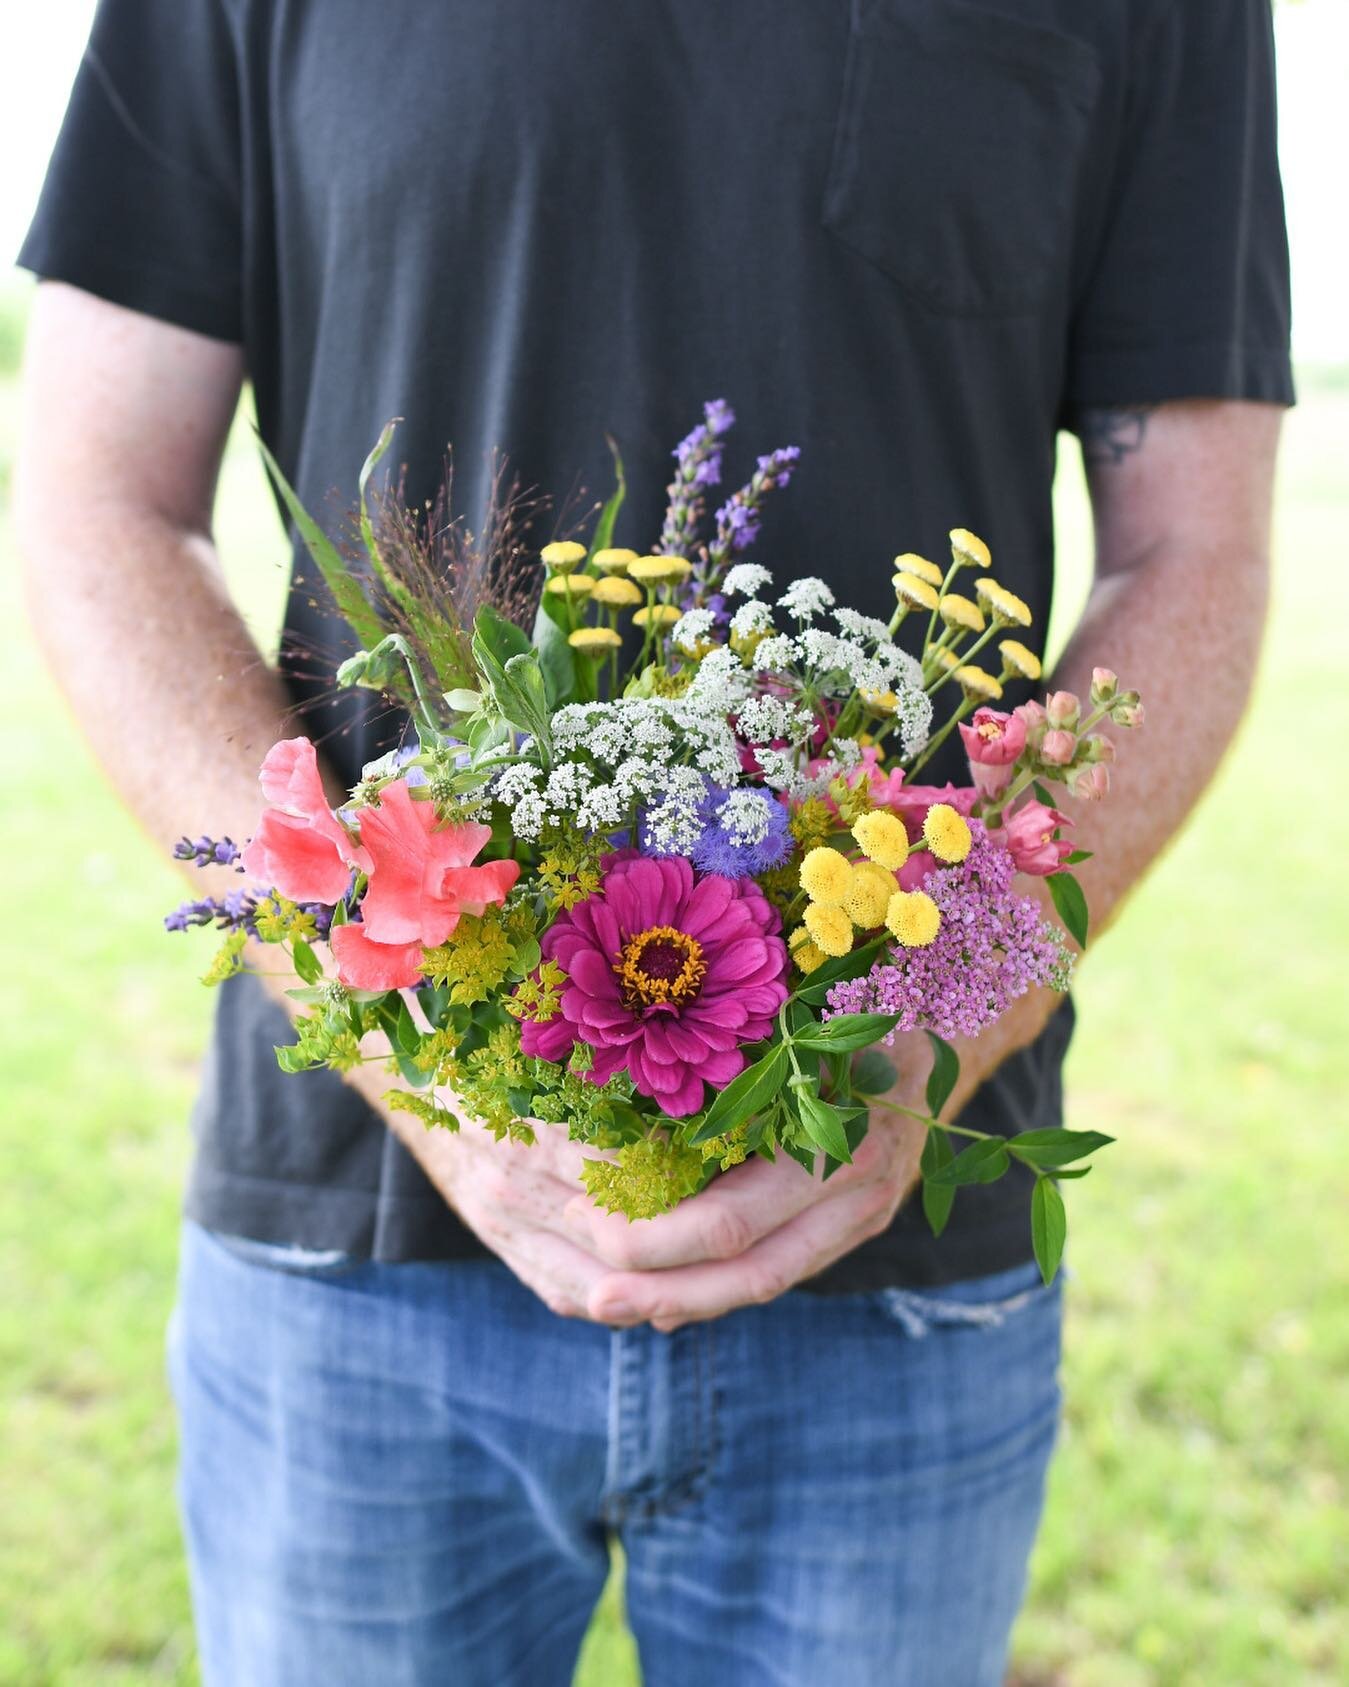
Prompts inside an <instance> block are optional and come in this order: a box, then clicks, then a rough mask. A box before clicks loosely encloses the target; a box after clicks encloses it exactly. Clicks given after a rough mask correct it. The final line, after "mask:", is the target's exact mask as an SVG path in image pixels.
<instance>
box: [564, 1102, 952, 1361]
mask: <svg viewBox="0 0 1349 1687" xmlns="http://www.w3.org/2000/svg"><path fill="white" fill-rule="evenodd" d="M925 1135H926V1131H925V1129H924V1127H923V1126H922V1125H921V1124H919V1123H918V1122H917V1121H916V1120H911V1119H906V1118H903V1117H901V1116H898V1115H895V1114H890V1115H878V1116H877V1117H876V1118H874V1119H873V1120H872V1123H871V1128H870V1129H869V1130H868V1132H867V1135H866V1139H865V1141H864V1142H863V1143H862V1146H861V1147H860V1148H859V1149H858V1151H857V1154H856V1155H855V1157H854V1159H853V1163H852V1164H851V1165H850V1166H843V1167H842V1168H840V1169H839V1170H838V1171H836V1172H835V1173H834V1175H833V1176H832V1177H831V1178H830V1179H829V1181H828V1182H827V1183H826V1182H823V1181H822V1180H821V1179H820V1178H819V1177H818V1176H812V1175H811V1174H810V1173H809V1172H807V1171H805V1170H804V1169H803V1168H802V1167H801V1166H799V1165H798V1164H797V1163H796V1161H795V1160H793V1159H791V1158H790V1157H789V1156H788V1155H786V1154H779V1155H778V1157H777V1159H776V1160H775V1161H773V1162H770V1161H768V1160H763V1159H757V1158H756V1159H754V1160H751V1161H748V1162H747V1163H746V1164H745V1165H743V1166H737V1167H736V1168H735V1170H734V1171H730V1172H726V1173H724V1174H723V1175H722V1176H720V1177H718V1178H717V1179H716V1180H715V1182H713V1183H712V1184H711V1185H710V1186H709V1187H708V1188H707V1189H705V1190H703V1192H702V1193H701V1194H699V1195H696V1196H694V1197H693V1198H692V1199H691V1200H688V1201H685V1202H683V1203H682V1204H681V1205H680V1206H678V1207H676V1208H675V1210H674V1211H673V1212H672V1213H665V1214H663V1215H662V1216H661V1217H660V1218H655V1219H646V1220H641V1221H639V1222H637V1223H630V1222H629V1221H628V1220H627V1219H626V1218H624V1217H623V1216H622V1215H621V1214H615V1213H603V1212H600V1211H599V1210H598V1209H597V1208H596V1207H595V1206H594V1205H593V1203H592V1202H591V1200H590V1197H589V1196H588V1195H578V1196H575V1197H574V1198H573V1199H572V1200H571V1201H570V1202H569V1203H568V1205H567V1208H566V1217H567V1220H568V1223H569V1233H570V1234H571V1235H572V1236H573V1237H574V1238H575V1241H576V1244H577V1246H578V1247H579V1248H580V1250H581V1251H582V1253H583V1255H584V1256H585V1257H586V1258H587V1259H593V1258H596V1257H598V1259H600V1260H602V1261H604V1262H605V1264H606V1265H608V1266H612V1267H613V1269H612V1271H604V1270H601V1275H600V1276H599V1277H598V1279H595V1278H590V1279H589V1283H590V1287H589V1295H588V1299H587V1301H586V1312H587V1315H588V1316H589V1317H591V1318H593V1319H595V1320H596V1321H597V1322H599V1323H602V1324H615V1325H627V1324H642V1323H650V1324H652V1325H653V1326H654V1327H655V1328H656V1329H658V1330H663V1331H668V1330H675V1329H678V1328H679V1327H680V1325H681V1324H687V1323H692V1322H695V1321H697V1320H699V1319H704V1318H718V1317H720V1316H721V1315H722V1313H724V1312H730V1311H733V1310H734V1309H735V1308H736V1307H738V1306H750V1305H755V1304H760V1303H762V1302H764V1301H769V1300H774V1299H776V1298H777V1296H778V1295H780V1294H783V1293H784V1292H785V1291H786V1290H787V1289H790V1288H792V1287H793V1286H794V1285H795V1284H797V1283H799V1282H802V1281H803V1280H804V1279H805V1278H807V1277H813V1276H814V1275H815V1274H816V1273H817V1272H819V1271H822V1270H823V1269H824V1268H825V1266H827V1265H831V1264H832V1263H833V1262H834V1261H835V1260H836V1259H839V1258H840V1257H841V1256H842V1255H843V1254H846V1253H849V1252H850V1251H851V1250H852V1249H853V1248H855V1247H857V1246H858V1244H859V1243H861V1242H864V1241H866V1240H867V1238H868V1237H871V1236H876V1235H879V1234H880V1232H881V1231H882V1230H884V1229H885V1228H886V1226H887V1225H888V1224H889V1223H890V1220H891V1219H892V1218H893V1217H894V1215H895V1212H896V1209H897V1208H898V1206H899V1204H900V1202H901V1201H902V1200H903V1198H904V1196H905V1195H906V1194H907V1193H908V1191H909V1189H910V1188H912V1186H913V1183H914V1181H915V1179H916V1178H917V1175H918V1160H919V1156H920V1154H921V1153H922V1147H923V1138H924V1136H925Z"/></svg>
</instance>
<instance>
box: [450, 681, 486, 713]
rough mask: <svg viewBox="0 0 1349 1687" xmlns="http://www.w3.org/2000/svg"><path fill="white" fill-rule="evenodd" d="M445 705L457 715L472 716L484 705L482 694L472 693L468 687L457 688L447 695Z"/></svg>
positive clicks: (478, 692)
mask: <svg viewBox="0 0 1349 1687" xmlns="http://www.w3.org/2000/svg"><path fill="white" fill-rule="evenodd" d="M445 704H446V707H447V708H451V709H453V710H454V712H455V714H457V715H471V714H472V713H473V711H474V710H475V709H477V708H479V707H481V705H482V692H481V691H470V690H469V689H468V687H467V686H462V685H461V686H457V687H456V688H455V689H454V690H453V691H447V692H446V693H445Z"/></svg>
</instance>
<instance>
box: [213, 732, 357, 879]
mask: <svg viewBox="0 0 1349 1687" xmlns="http://www.w3.org/2000/svg"><path fill="white" fill-rule="evenodd" d="M258 782H259V783H260V784H261V786H262V792H263V795H264V796H265V797H266V798H267V801H268V802H269V803H270V804H271V805H272V806H271V807H269V808H267V809H266V810H264V812H263V816H262V819H261V820H260V821H259V822H258V829H257V831H256V832H255V833H254V834H253V837H252V838H251V839H250V840H249V843H248V847H247V848H246V849H245V850H244V853H243V864H244V867H245V868H246V870H247V871H248V872H249V873H251V874H252V875H253V877H254V878H256V879H259V880H261V881H262V883H264V884H267V885H273V886H275V888H276V889H277V890H279V891H280V892H281V894H282V895H283V896H288V897H290V899H291V900H292V901H293V902H337V901H339V900H340V899H341V897H342V896H343V895H345V893H346V889H347V885H348V884H349V883H350V881H351V869H352V867H353V866H358V867H360V868H361V869H362V870H368V868H369V865H370V862H369V857H368V856H367V855H366V853H365V851H364V850H363V849H361V848H360V847H359V846H358V845H357V844H356V841H355V840H354V839H353V837H352V836H351V834H350V832H348V831H347V829H346V827H345V826H344V825H343V824H342V822H341V821H340V820H339V819H338V818H337V816H336V815H335V814H334V813H333V811H332V809H331V808H329V806H328V799H327V797H326V796H325V795H324V791H323V780H322V779H321V778H320V777H319V764H318V754H317V752H316V751H315V749H314V746H313V745H312V744H311V743H310V741H309V740H308V739H307V738H285V739H282V741H281V742H280V743H279V744H273V745H272V747H271V749H270V750H268V752H267V756H266V759H265V760H264V762H263V764H262V771H261V772H260V773H259V775H258Z"/></svg>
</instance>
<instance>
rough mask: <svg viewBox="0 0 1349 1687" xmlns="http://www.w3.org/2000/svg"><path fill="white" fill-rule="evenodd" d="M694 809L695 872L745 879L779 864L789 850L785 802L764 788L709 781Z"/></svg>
mask: <svg viewBox="0 0 1349 1687" xmlns="http://www.w3.org/2000/svg"><path fill="white" fill-rule="evenodd" d="M698 812H699V818H700V819H702V820H703V822H704V831H703V835H702V837H701V838H699V840H698V842H697V843H696V844H695V845H694V847H693V855H692V859H693V865H694V866H695V867H696V868H698V870H699V871H700V872H703V873H720V874H721V875H722V876H723V877H724V878H728V879H746V878H750V877H752V876H753V875H754V874H755V873H765V872H767V871H768V869H769V868H770V867H780V866H781V865H782V863H783V862H784V861H785V860H786V859H787V857H788V856H789V855H790V854H791V852H792V835H791V832H790V830H789V828H788V815H787V808H786V804H785V803H780V802H779V801H778V800H777V798H776V797H775V796H773V795H772V793H771V792H769V791H761V790H754V789H743V790H737V791H728V790H727V789H726V788H725V787H724V786H722V785H713V786H711V787H710V789H709V790H708V793H707V796H706V797H705V798H704V799H703V803H702V806H701V807H700V809H699V811H698Z"/></svg>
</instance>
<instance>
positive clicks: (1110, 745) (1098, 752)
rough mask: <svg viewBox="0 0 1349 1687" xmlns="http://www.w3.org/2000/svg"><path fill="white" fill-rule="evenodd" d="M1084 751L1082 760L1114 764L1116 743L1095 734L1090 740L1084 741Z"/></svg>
mask: <svg viewBox="0 0 1349 1687" xmlns="http://www.w3.org/2000/svg"><path fill="white" fill-rule="evenodd" d="M1082 751H1083V758H1082V759H1083V760H1084V761H1087V762H1113V761H1114V759H1115V745H1114V741H1113V740H1112V739H1110V738H1102V737H1100V736H1098V734H1096V733H1094V732H1093V733H1092V735H1091V737H1090V738H1087V739H1084V740H1083V744H1082Z"/></svg>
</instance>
